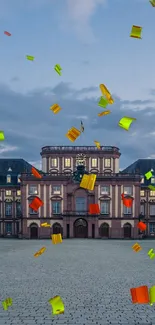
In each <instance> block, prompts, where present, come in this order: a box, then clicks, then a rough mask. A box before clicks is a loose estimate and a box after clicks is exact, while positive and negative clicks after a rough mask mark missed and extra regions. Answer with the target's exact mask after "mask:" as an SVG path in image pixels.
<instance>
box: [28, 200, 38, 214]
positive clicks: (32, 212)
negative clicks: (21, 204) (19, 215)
mask: <svg viewBox="0 0 155 325" xmlns="http://www.w3.org/2000/svg"><path fill="white" fill-rule="evenodd" d="M32 201H33V200H29V204H31V202H32ZM29 214H38V211H35V210H33V209H32V208H30V207H29Z"/></svg>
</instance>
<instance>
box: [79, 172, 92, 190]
mask: <svg viewBox="0 0 155 325" xmlns="http://www.w3.org/2000/svg"><path fill="white" fill-rule="evenodd" d="M95 181H96V175H95V174H90V175H86V174H85V175H84V176H83V177H82V180H81V183H80V187H82V188H85V189H87V190H89V191H93V190H94V186H95Z"/></svg>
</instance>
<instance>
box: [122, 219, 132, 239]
mask: <svg viewBox="0 0 155 325" xmlns="http://www.w3.org/2000/svg"><path fill="white" fill-rule="evenodd" d="M123 228H124V238H131V229H132V226H131V225H130V223H128V222H127V223H125V224H124V226H123Z"/></svg>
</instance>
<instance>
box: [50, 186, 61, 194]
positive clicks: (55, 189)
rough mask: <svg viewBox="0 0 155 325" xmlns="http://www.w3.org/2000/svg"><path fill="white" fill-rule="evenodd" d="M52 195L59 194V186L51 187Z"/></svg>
mask: <svg viewBox="0 0 155 325" xmlns="http://www.w3.org/2000/svg"><path fill="white" fill-rule="evenodd" d="M52 194H61V185H53V186H52Z"/></svg>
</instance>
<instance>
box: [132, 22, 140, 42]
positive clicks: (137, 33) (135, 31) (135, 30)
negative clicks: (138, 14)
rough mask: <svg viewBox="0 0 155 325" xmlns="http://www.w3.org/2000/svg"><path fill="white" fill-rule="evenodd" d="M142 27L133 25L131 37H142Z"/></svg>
mask: <svg viewBox="0 0 155 325" xmlns="http://www.w3.org/2000/svg"><path fill="white" fill-rule="evenodd" d="M141 33H142V27H139V26H135V25H133V26H132V29H131V33H130V37H133V38H139V39H141Z"/></svg>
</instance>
